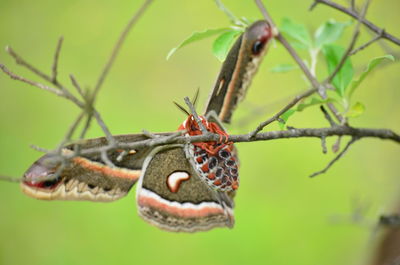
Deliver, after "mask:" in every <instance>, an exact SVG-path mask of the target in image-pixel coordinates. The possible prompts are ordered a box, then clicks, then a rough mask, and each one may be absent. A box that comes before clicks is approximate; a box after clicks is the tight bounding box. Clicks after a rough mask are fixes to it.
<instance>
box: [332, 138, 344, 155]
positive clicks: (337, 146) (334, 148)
mask: <svg viewBox="0 0 400 265" xmlns="http://www.w3.org/2000/svg"><path fill="white" fill-rule="evenodd" d="M341 143H342V136H339V137H338V138H337V140H336V142H335V143H334V144H333V145H332V152H334V153H337V152H339V150H340V144H341Z"/></svg>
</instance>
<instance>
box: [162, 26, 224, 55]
mask: <svg viewBox="0 0 400 265" xmlns="http://www.w3.org/2000/svg"><path fill="white" fill-rule="evenodd" d="M228 30H230V29H229V28H220V29H207V30H203V31H196V32H193V33H192V35H190V36H189V37H188V38H187V39H185V40H184V41H182V42H181V43H180V44H179V45H178V46H177V47H175V48H173V49H171V50H170V51H169V53H168V55H167V60H168V59H169V58H170V57H171V56H172V55H173V54H174V53H175V52H176V51H177V50H178V49H181V48H182V47H184V46H186V45H188V44H190V43H192V42H195V41H199V40H202V39H205V38H208V37H211V36H213V35H217V34H220V33H221V32H224V31H228Z"/></svg>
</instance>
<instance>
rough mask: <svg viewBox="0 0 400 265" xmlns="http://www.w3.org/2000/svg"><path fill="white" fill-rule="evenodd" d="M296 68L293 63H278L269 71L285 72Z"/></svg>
mask: <svg viewBox="0 0 400 265" xmlns="http://www.w3.org/2000/svg"><path fill="white" fill-rule="evenodd" d="M298 68H299V67H298V66H296V65H293V64H278V65H276V66H275V67H273V68H271V69H270V71H271V73H286V72H289V71H292V70H294V69H298Z"/></svg>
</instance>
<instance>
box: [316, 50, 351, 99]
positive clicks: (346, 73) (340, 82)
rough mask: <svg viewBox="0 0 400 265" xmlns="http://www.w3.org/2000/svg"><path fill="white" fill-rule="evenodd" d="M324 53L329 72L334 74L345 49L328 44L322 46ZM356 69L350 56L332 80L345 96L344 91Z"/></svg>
mask: <svg viewBox="0 0 400 265" xmlns="http://www.w3.org/2000/svg"><path fill="white" fill-rule="evenodd" d="M322 53H323V54H324V56H325V60H326V63H327V65H328V72H329V74H332V73H333V71H335V69H336V66H337V65H338V64H339V62H340V60H341V59H342V57H343V55H344V53H345V49H344V48H343V47H340V46H336V45H332V44H327V45H324V46H323V48H322ZM353 75H354V69H353V65H352V63H351V61H350V59H349V58H347V59H346V61H345V62H344V64H343V66H342V67H341V68H340V70H339V72H337V74H336V75H335V77H334V78H333V80H332V84H333V86H334V87H335V88H336V92H337V93H338V94H339V95H340V96H341V97H343V96H344V92H345V90H346V88H347V86H348V85H349V83H350V82H351V80H352V79H353Z"/></svg>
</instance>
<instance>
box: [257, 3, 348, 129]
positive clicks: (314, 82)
mask: <svg viewBox="0 0 400 265" xmlns="http://www.w3.org/2000/svg"><path fill="white" fill-rule="evenodd" d="M254 1H255V3H256V5H257V6H258V8H259V10H260V11H261V13H262V14H263V16H264V18H265V19H266V20H267V21H269V22H270V23H271V26H272V27H273V28H276V26H275V23H274V22H273V20H272V18H271V17H270V15H269V14H268V11H267V9H266V8H265V6H264V4H263V3H262V1H261V0H254ZM275 38H276V39H277V40H278V41H279V42H280V43H281V44H282V45H283V46H284V47H285V48H286V50H287V51H288V52H289V54H290V55H291V56H292V57H293V59H294V60H295V61H296V63H297V64H298V65H299V67H300V69H301V70H302V71H303V73H304V74H305V76H306V77H307V79H308V80H309V81H310V83H311V85H312V87H313V88H315V89H317V90H318V93H319V95H320V96H321V98H322V99H326V98H327V95H326V87H325V84H321V83H319V82H318V80H317V79H316V78H315V76H314V75H313V74H312V73H311V71H310V70H309V69H308V67H307V66H306V65H305V64H304V62H303V60H302V59H301V58H300V56H299V55H298V54H297V52H296V51H295V50H294V49H293V47H292V46H291V45H290V44H289V42H288V41H287V40H286V39H285V38H284V37H283V35H282V34H281V33H279V32H278V33H277V34H276V36H275ZM327 106H328V108H329V109H330V110H331V111H332V113H333V114H334V115H335V117H336V118H337V119H338V121H339V122H340V123H341V124H345V123H346V120H345V118H344V117H343V116H342V115H341V114H340V113H339V111H338V110H337V109H336V107H335V106H334V105H333V104H332V103H328V104H327Z"/></svg>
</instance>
